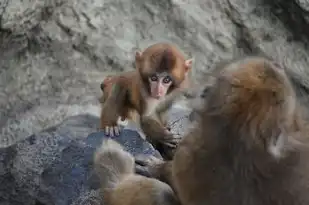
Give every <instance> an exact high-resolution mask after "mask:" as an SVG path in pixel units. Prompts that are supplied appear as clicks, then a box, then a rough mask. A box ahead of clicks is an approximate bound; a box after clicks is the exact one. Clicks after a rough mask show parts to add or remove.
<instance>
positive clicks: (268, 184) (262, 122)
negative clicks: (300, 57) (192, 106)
mask: <svg viewBox="0 0 309 205" xmlns="http://www.w3.org/2000/svg"><path fill="white" fill-rule="evenodd" d="M203 107H204V108H203V110H201V111H200V118H201V120H200V122H199V125H198V126H196V128H194V130H193V131H191V132H190V133H189V134H188V135H186V136H185V137H184V138H183V139H182V141H181V142H180V143H179V145H178V148H177V150H176V152H175V155H174V158H173V159H172V160H171V161H168V162H162V161H161V162H158V160H154V162H155V163H152V162H151V161H150V164H148V166H149V167H148V168H149V170H150V171H149V172H150V173H151V174H152V176H154V177H158V178H162V179H163V180H165V181H166V182H168V183H169V184H170V185H171V186H172V187H173V189H174V191H175V192H176V194H177V196H178V198H179V200H180V203H181V204H182V205H200V204H207V205H222V204H229V205H307V204H309V194H308V193H309V146H308V145H309V143H308V133H307V132H306V130H307V129H305V127H303V126H304V124H303V122H302V117H301V115H300V113H299V110H298V109H299V107H298V106H297V101H296V96H295V92H294V90H293V88H292V85H291V83H290V80H289V78H288V76H287V74H286V72H285V69H284V68H282V67H280V66H278V64H276V63H274V62H273V61H272V60H270V59H267V58H264V57H257V56H251V57H244V58H241V59H236V60H233V61H231V62H229V63H226V64H225V65H224V66H223V67H222V68H220V71H219V72H218V73H217V76H216V80H215V83H214V84H213V86H211V87H210V88H209V89H208V93H207V97H206V98H205V101H204V105H203Z"/></svg>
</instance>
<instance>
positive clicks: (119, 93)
mask: <svg viewBox="0 0 309 205" xmlns="http://www.w3.org/2000/svg"><path fill="white" fill-rule="evenodd" d="M135 64H136V70H134V71H130V72H127V73H124V74H120V75H117V76H108V77H107V79H105V80H104V81H103V82H102V83H101V89H102V91H103V94H104V95H105V96H106V97H104V96H103V97H102V101H104V103H103V104H102V110H101V128H102V129H105V131H106V132H107V133H111V135H112V136H113V135H118V134H119V128H118V126H117V119H118V117H119V116H120V117H121V118H122V119H132V118H133V116H134V119H133V121H135V122H136V124H137V125H138V129H139V130H140V131H142V132H139V133H140V134H141V135H142V137H143V138H145V137H146V138H147V140H148V141H150V142H151V143H152V144H153V145H154V146H155V147H156V148H157V149H159V151H160V153H161V154H162V155H163V157H164V158H167V159H171V158H172V156H173V152H174V150H175V148H176V146H177V143H178V141H179V140H180V138H179V137H178V136H173V134H172V133H170V132H169V130H168V129H166V119H165V117H163V115H164V114H166V111H167V110H168V109H169V108H170V106H171V104H172V103H173V102H174V101H175V100H176V99H177V96H180V95H179V93H182V92H183V91H182V89H185V88H187V87H188V86H189V85H188V84H189V83H188V82H189V79H188V72H189V71H190V69H191V64H192V59H189V60H186V59H185V58H184V56H183V54H182V53H181V52H180V51H179V50H178V48H176V47H175V46H174V45H171V44H167V43H158V44H154V45H152V46H150V47H148V48H146V49H145V50H144V51H143V52H139V51H138V52H136V55H135ZM112 88H113V89H112ZM112 90H113V91H112ZM114 131H115V132H114ZM143 133H144V134H145V135H146V136H143Z"/></svg>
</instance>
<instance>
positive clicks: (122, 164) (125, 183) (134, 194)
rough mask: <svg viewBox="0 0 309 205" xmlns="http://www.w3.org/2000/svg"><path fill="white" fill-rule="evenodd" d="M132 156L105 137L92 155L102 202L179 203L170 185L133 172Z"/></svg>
mask: <svg viewBox="0 0 309 205" xmlns="http://www.w3.org/2000/svg"><path fill="white" fill-rule="evenodd" d="M134 165H135V164H134V157H133V156H132V155H131V154H130V153H128V152H126V151H125V150H124V149H123V148H122V146H121V145H120V144H118V143H117V142H116V141H114V140H112V139H105V140H104V141H103V143H102V145H101V147H100V148H98V150H97V151H96V153H95V156H94V168H95V171H96V173H97V174H98V177H99V179H100V182H101V194H102V197H103V204H104V205H176V204H178V205H180V204H179V202H178V201H177V198H176V196H175V194H174V192H173V190H172V188H171V187H170V186H169V185H167V184H165V183H163V182H161V181H159V180H156V179H153V178H147V177H143V176H140V175H136V174H135V173H134Z"/></svg>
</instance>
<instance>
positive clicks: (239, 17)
mask: <svg viewBox="0 0 309 205" xmlns="http://www.w3.org/2000/svg"><path fill="white" fill-rule="evenodd" d="M308 8H309V3H308V1H305V0H290V1H286V0H273V1H265V0H258V1H256V0H218V1H203V0H192V1H187V0H168V1H166V0H158V1H151V0H145V1H133V0H118V1H114V0H105V1H101V0H91V1H88V0H87V1H86V0H78V1H68V0H53V1H50V0H32V1H30V0H23V1H21V0H2V2H1V4H0V19H1V23H0V52H1V56H0V113H1V114H0V131H1V132H0V133H1V137H0V145H1V146H8V145H11V144H14V143H15V142H17V141H19V140H22V139H23V138H25V137H27V136H29V135H31V134H33V133H37V132H40V131H41V130H42V129H46V128H48V127H50V126H53V125H56V124H58V123H60V122H61V121H62V120H63V119H65V118H67V117H69V116H73V115H77V114H81V113H89V114H92V115H98V113H99V103H98V100H97V98H98V97H99V96H100V88H99V83H100V82H101V80H102V78H103V77H104V76H106V75H107V73H110V72H113V73H115V72H121V71H124V70H131V69H134V68H133V66H132V60H133V57H134V54H133V51H134V50H136V49H137V48H141V49H143V48H145V47H146V46H148V45H150V44H151V43H153V42H158V41H170V42H173V43H176V44H178V45H179V47H180V48H182V49H183V50H184V51H185V53H186V54H187V55H188V56H193V57H194V58H195V63H194V69H193V70H194V72H193V78H194V80H195V81H196V82H204V81H206V79H205V76H204V75H203V74H204V73H206V72H207V71H208V70H209V69H212V68H213V66H214V64H215V63H216V62H218V61H220V60H221V59H227V58H231V57H234V56H238V55H243V54H254V53H263V54H265V55H268V56H271V57H273V58H274V59H275V60H277V61H278V62H279V63H280V64H282V65H284V66H286V67H287V68H288V72H289V74H290V76H291V78H292V80H293V82H294V84H295V86H296V88H297V89H298V90H300V94H299V96H300V97H301V99H302V101H303V103H304V104H305V105H306V104H307V102H308V97H306V96H307V94H306V93H308V87H309V83H308V82H309V81H308V79H309V78H308V76H309V73H308V72H309V71H308V69H307V65H308V59H309V52H308V36H309V30H308V28H309V26H308V21H309V20H308V19H309V18H308V12H307V11H308ZM302 93H305V94H306V95H302Z"/></svg>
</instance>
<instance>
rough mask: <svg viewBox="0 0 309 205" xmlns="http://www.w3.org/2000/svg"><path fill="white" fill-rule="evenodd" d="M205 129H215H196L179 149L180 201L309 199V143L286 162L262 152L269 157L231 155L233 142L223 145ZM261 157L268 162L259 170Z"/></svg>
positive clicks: (255, 204) (219, 204)
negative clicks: (264, 167) (271, 159)
mask: <svg viewBox="0 0 309 205" xmlns="http://www.w3.org/2000/svg"><path fill="white" fill-rule="evenodd" d="M207 134H213V133H212V131H210V130H207V127H203V129H200V130H195V131H193V132H192V133H190V134H189V135H188V136H186V137H185V138H184V139H183V141H182V142H180V144H179V146H178V150H177V151H176V153H175V156H174V162H173V172H172V173H173V182H174V185H175V189H176V192H177V193H178V196H179V198H180V201H181V203H182V205H200V204H207V205H223V204H229V205H306V204H309V149H308V147H309V146H308V145H309V144H306V145H305V146H303V148H302V149H296V150H294V151H292V153H291V154H290V156H289V157H287V158H286V159H284V160H285V161H283V162H282V163H280V161H279V163H276V162H268V161H267V160H266V158H263V156H259V159H260V160H265V161H254V160H253V159H255V158H256V156H253V155H254V153H250V152H248V153H246V152H241V151H240V152H239V153H237V154H234V155H238V154H239V156H232V152H229V151H227V150H229V149H234V148H227V147H226V146H221V147H220V146H218V145H216V144H214V143H213V142H212V141H210V140H211V138H209V140H208V141H206V140H205V135H207ZM213 137H214V138H215V137H219V136H213ZM221 137H222V136H221ZM201 138H203V140H201ZM197 142H199V143H197ZM227 146H231V147H232V146H233V145H231V144H230V145H227ZM236 149H239V150H241V149H243V148H242V147H238V148H236ZM240 155H242V156H240ZM246 155H247V156H246ZM250 155H251V156H250ZM237 158H238V159H239V161H237ZM250 160H251V161H250ZM261 163H262V164H263V163H265V165H266V166H269V167H268V168H267V169H263V170H260V169H259V168H258V167H259V166H260V164H261Z"/></svg>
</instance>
